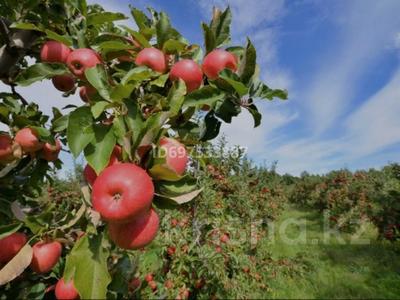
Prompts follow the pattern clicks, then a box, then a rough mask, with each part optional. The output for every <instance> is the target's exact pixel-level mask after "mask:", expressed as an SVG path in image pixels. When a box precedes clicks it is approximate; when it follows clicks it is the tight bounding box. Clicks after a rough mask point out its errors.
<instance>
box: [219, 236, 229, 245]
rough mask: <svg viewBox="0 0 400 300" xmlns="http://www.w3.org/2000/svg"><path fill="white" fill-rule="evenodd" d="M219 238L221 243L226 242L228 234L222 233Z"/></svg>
mask: <svg viewBox="0 0 400 300" xmlns="http://www.w3.org/2000/svg"><path fill="white" fill-rule="evenodd" d="M219 240H220V241H221V243H227V242H228V241H229V236H228V235H227V234H223V235H221V237H220V238H219Z"/></svg>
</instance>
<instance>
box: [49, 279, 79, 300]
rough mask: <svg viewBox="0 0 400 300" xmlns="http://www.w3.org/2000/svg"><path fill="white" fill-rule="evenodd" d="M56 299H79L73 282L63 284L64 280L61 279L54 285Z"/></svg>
mask: <svg viewBox="0 0 400 300" xmlns="http://www.w3.org/2000/svg"><path fill="white" fill-rule="evenodd" d="M55 294H56V298H57V299H63V300H74V299H79V294H78V291H77V290H76V288H75V286H74V281H73V280H71V281H69V282H65V281H64V278H61V279H60V280H59V281H58V282H57V285H56V291H55Z"/></svg>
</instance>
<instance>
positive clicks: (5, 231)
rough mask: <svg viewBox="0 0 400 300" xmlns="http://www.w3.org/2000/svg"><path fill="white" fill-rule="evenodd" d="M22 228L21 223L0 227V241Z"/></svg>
mask: <svg viewBox="0 0 400 300" xmlns="http://www.w3.org/2000/svg"><path fill="white" fill-rule="evenodd" d="M21 226H22V223H15V224H7V225H2V226H0V240H1V239H4V238H5V237H7V236H9V235H10V234H13V233H14V232H17V231H18V230H19V229H20V228H21Z"/></svg>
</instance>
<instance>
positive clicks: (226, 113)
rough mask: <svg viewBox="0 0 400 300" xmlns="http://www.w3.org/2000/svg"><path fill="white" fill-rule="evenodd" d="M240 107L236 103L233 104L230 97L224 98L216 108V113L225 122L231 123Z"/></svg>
mask: <svg viewBox="0 0 400 300" xmlns="http://www.w3.org/2000/svg"><path fill="white" fill-rule="evenodd" d="M240 111H241V109H240V106H239V105H238V104H235V103H234V102H233V101H232V100H231V99H225V100H224V102H222V103H221V104H220V105H219V107H218V108H216V115H217V116H218V117H219V118H221V119H222V120H224V121H225V122H226V123H231V122H232V118H233V117H236V116H237V115H238V114H239V113H240Z"/></svg>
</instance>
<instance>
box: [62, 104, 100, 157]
mask: <svg viewBox="0 0 400 300" xmlns="http://www.w3.org/2000/svg"><path fill="white" fill-rule="evenodd" d="M92 125H93V117H92V112H91V110H90V108H89V107H87V106H85V107H79V108H77V109H76V110H74V111H73V112H71V113H70V115H69V118H68V128H67V140H68V146H69V148H70V150H71V152H72V154H73V155H74V156H75V157H78V155H79V154H80V153H81V152H82V150H83V149H84V148H85V147H86V146H87V145H88V144H89V143H90V142H91V141H92V140H93V139H94V132H93V127H92Z"/></svg>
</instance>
